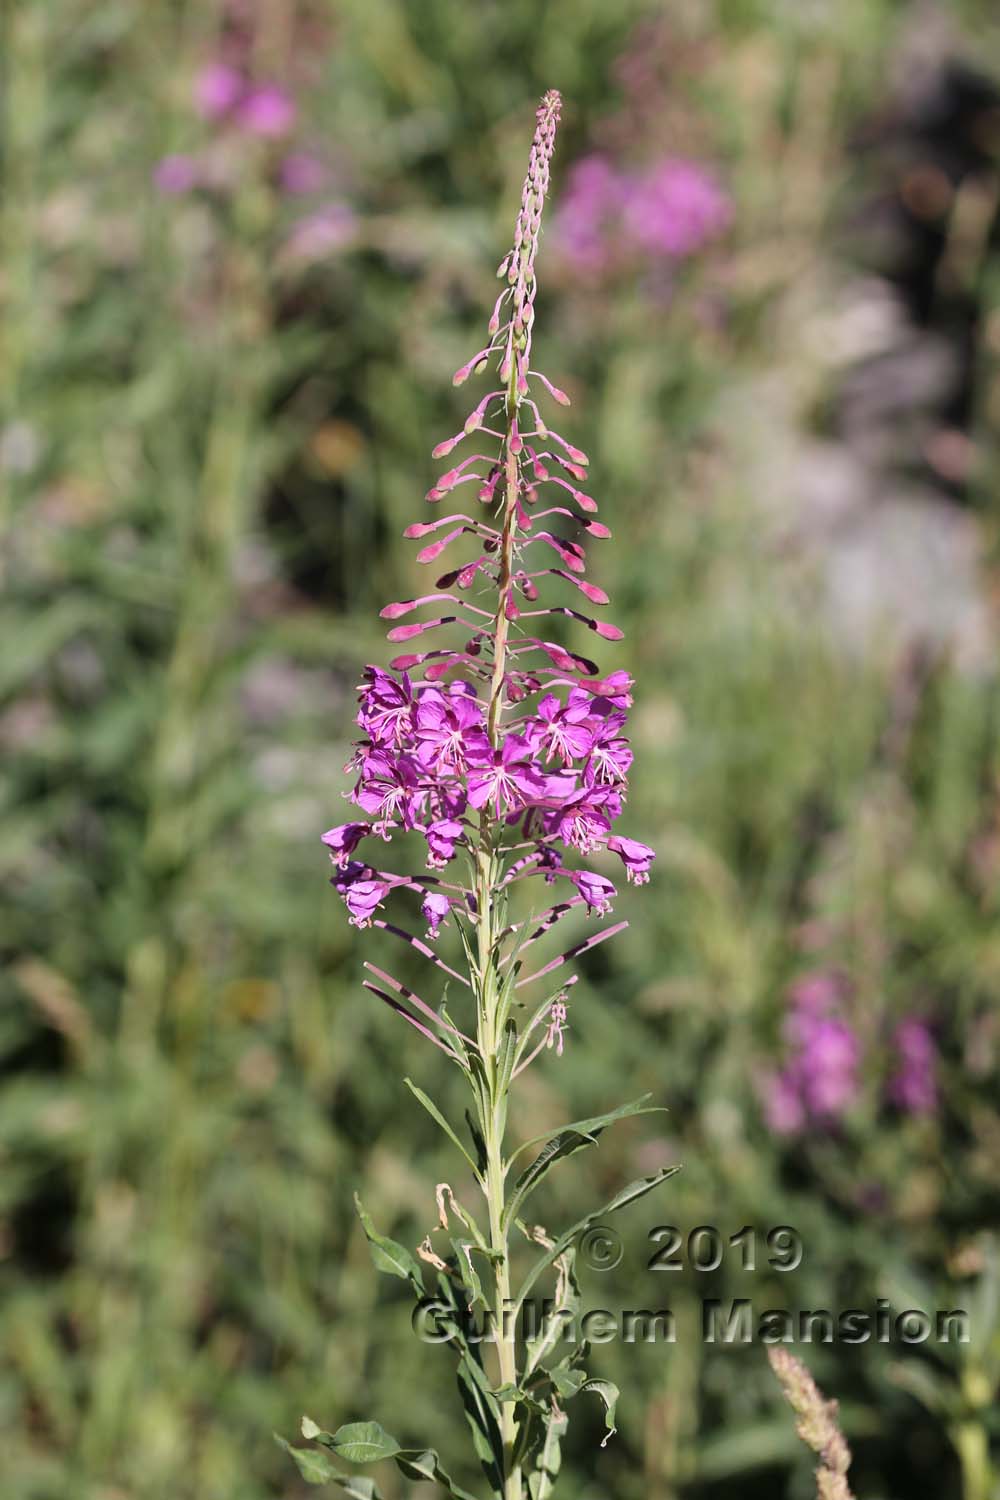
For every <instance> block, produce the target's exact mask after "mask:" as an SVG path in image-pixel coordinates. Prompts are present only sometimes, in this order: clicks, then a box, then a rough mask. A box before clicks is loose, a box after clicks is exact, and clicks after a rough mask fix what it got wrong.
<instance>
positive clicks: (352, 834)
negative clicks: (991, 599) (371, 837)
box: [323, 823, 372, 870]
mask: <svg viewBox="0 0 1000 1500" xmlns="http://www.w3.org/2000/svg"><path fill="white" fill-rule="evenodd" d="M371 831H372V825H371V824H370V823H341V824H340V825H339V827H337V828H331V829H329V831H328V832H326V833H324V835H323V842H324V844H325V845H326V847H327V848H328V849H329V850H330V857H331V859H333V860H334V862H335V863H336V864H337V865H339V866H340V868H341V869H342V870H344V869H346V868H347V865H348V863H349V862H350V858H351V855H352V854H353V853H354V851H355V849H356V848H357V847H358V845H359V844H360V842H361V840H362V839H363V838H365V837H366V836H367V835H368V834H369V833H371Z"/></svg>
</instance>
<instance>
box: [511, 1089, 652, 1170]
mask: <svg viewBox="0 0 1000 1500" xmlns="http://www.w3.org/2000/svg"><path fill="white" fill-rule="evenodd" d="M652 1097H653V1096H652V1094H640V1096H639V1098H638V1099H631V1100H630V1101H629V1103H628V1104H619V1106H618V1108H617V1109H609V1110H607V1111H606V1112H605V1113H604V1114H603V1115H590V1116H589V1117H588V1118H587V1119H585V1120H571V1121H570V1122H569V1124H568V1125H560V1126H559V1127H558V1128H557V1129H556V1130H544V1131H542V1133H541V1134H540V1135H533V1136H532V1137H531V1139H530V1140H528V1141H525V1142H524V1143H523V1145H520V1146H518V1148H517V1150H516V1151H513V1152H512V1153H511V1156H510V1161H509V1162H508V1165H510V1164H511V1163H513V1162H514V1161H516V1159H517V1158H518V1157H519V1156H520V1155H521V1152H522V1151H530V1150H531V1147H532V1146H537V1145H538V1144H539V1142H540V1141H552V1140H555V1139H556V1138H557V1137H559V1136H560V1135H562V1134H563V1133H564V1132H566V1131H573V1132H575V1133H576V1134H577V1135H585V1136H587V1137H588V1138H589V1139H590V1140H592V1141H596V1140H597V1139H598V1137H599V1136H600V1133H601V1131H602V1130H605V1129H606V1128H607V1126H609V1125H613V1124H614V1122H615V1121H616V1120H626V1119H629V1118H630V1117H631V1116H633V1115H653V1114H661V1113H663V1114H665V1113H666V1109H665V1107H664V1106H663V1105H662V1104H649V1103H648V1102H647V1101H648V1100H650V1099H652Z"/></svg>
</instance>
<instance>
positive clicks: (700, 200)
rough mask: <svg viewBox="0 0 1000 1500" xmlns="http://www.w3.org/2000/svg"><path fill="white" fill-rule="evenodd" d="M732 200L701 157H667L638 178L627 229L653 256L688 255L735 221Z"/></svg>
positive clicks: (629, 205)
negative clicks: (704, 165) (697, 158)
mask: <svg viewBox="0 0 1000 1500" xmlns="http://www.w3.org/2000/svg"><path fill="white" fill-rule="evenodd" d="M732 213H733V211H732V204H731V202H730V200H729V198H728V197H727V196H726V194H725V193H724V192H723V191H722V189H721V188H720V187H719V185H718V183H717V182H716V181H715V179H714V177H713V176H712V175H711V173H709V172H708V171H707V170H706V169H705V168H704V167H702V166H699V165H698V163H697V162H693V161H685V160H684V159H683V158H681V157H666V158H665V159H664V160H663V161H661V162H660V163H659V164H658V165H657V166H655V167H653V168H652V169H651V170H650V171H648V172H646V173H644V174H643V176H642V177H640V178H639V179H638V180H637V181H636V182H634V183H633V184H632V185H631V187H630V189H629V193H628V197H627V200H626V204H625V230H626V233H627V234H628V235H629V236H630V237H631V238H632V240H634V242H635V243H636V244H637V245H638V246H639V247H640V248H641V249H643V250H645V251H646V252H647V253H648V254H650V255H666V256H669V257H671V259H674V260H683V259H684V258H685V257H686V256H689V255H695V254H696V253H697V252H698V251H699V250H700V249H701V248H702V246H703V245H706V244H707V243H708V241H709V240H711V239H715V238H716V237H717V236H718V235H720V234H722V233H723V232H724V231H725V230H726V229H728V228H729V225H730V223H731V222H732Z"/></svg>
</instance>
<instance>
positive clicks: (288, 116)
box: [237, 83, 296, 140]
mask: <svg viewBox="0 0 1000 1500" xmlns="http://www.w3.org/2000/svg"><path fill="white" fill-rule="evenodd" d="M295 114H296V110H295V100H294V99H293V98H292V97H291V95H290V94H289V93H287V92H286V91H285V90H284V89H283V88H281V87H280V86H279V85H278V84H276V83H261V84H258V85H257V87H256V88H253V89H251V90H250V92H249V93H248V94H246V95H245V96H244V98H243V99H242V101H241V103H240V107H239V110H238V112H237V118H238V120H239V123H240V125H241V126H242V128H243V129H244V130H245V131H246V132H247V133H248V134H249V135H259V136H263V137H266V138H268V139H271V140H277V139H279V138H280V137H281V136H283V135H287V134H288V132H289V131H290V130H291V128H292V126H293V125H294V124H295Z"/></svg>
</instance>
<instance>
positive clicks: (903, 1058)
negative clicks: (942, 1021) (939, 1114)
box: [889, 1016, 938, 1115]
mask: <svg viewBox="0 0 1000 1500" xmlns="http://www.w3.org/2000/svg"><path fill="white" fill-rule="evenodd" d="M892 1045H893V1050H894V1051H895V1053H896V1059H897V1064H898V1066H897V1068H896V1071H895V1072H894V1074H893V1075H892V1077H891V1079H890V1080H889V1097H890V1099H891V1100H892V1102H893V1103H894V1104H895V1105H897V1106H898V1108H899V1109H901V1110H904V1111H905V1112H906V1113H907V1114H911V1115H930V1114H933V1113H934V1111H935V1110H936V1108H937V1102H938V1092H937V1047H936V1045H935V1042H934V1037H933V1036H932V1034H931V1030H930V1027H929V1026H928V1025H927V1023H926V1022H925V1021H920V1020H918V1019H917V1018H916V1017H915V1016H908V1017H907V1018H906V1019H905V1020H903V1021H900V1023H899V1025H898V1026H897V1027H896V1030H895V1031H894V1032H893V1037H892Z"/></svg>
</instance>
